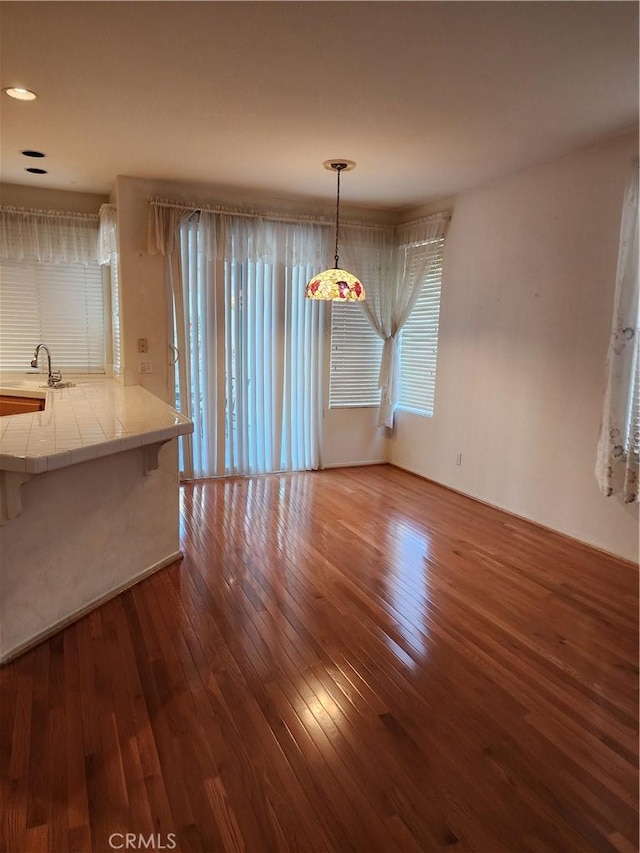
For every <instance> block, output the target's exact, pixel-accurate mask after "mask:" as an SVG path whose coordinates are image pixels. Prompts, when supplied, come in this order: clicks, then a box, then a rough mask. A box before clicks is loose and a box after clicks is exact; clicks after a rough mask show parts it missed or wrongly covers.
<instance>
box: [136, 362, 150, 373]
mask: <svg viewBox="0 0 640 853" xmlns="http://www.w3.org/2000/svg"><path fill="white" fill-rule="evenodd" d="M138 372H139V373H153V370H152V367H151V362H150V361H139V362H138Z"/></svg>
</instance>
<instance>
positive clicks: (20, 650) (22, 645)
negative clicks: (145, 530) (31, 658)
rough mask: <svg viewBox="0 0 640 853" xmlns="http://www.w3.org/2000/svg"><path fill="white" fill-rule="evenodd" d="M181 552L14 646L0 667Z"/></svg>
mask: <svg viewBox="0 0 640 853" xmlns="http://www.w3.org/2000/svg"><path fill="white" fill-rule="evenodd" d="M182 556H183V554H182V551H176V552H175V553H174V554H170V555H169V556H168V557H165V558H164V559H163V560H160V561H159V562H157V563H154V564H153V565H152V566H149V567H148V568H146V569H143V570H142V571H141V572H139V573H138V574H137V575H135V576H134V577H132V578H129V580H127V581H125V582H124V583H121V584H118V586H116V587H114V588H113V589H110V590H109V591H108V592H105V593H103V594H102V595H100V596H99V597H98V598H95V599H94V600H93V601H90V602H89V603H88V604H83V606H82V607H80V608H79V609H78V610H75V611H74V612H73V613H70V614H69V615H68V616H65V617H64V619H60V620H59V621H57V622H54V624H53V625H50V626H49V627H48V628H45V629H44V630H43V631H39V632H38V633H37V634H36V635H35V637H31V638H30V639H28V640H25V641H24V642H23V643H20V644H19V645H17V646H14V647H13V648H12V649H10V650H9V651H8V652H4V653H3V654H2V655H1V656H0V666H2V665H4V664H6V663H9V661H11V660H13V659H14V658H17V657H18V656H19V655H21V654H24V652H26V651H28V650H29V649H31V648H33V647H34V646H37V645H38V644H39V643H41V642H42V641H43V640H48V639H49V637H53V635H54V634H57V633H58V632H59V631H62V630H63V629H64V628H68V627H69V625H71V624H73V622H77V621H78V619H82V617H83V616H86V615H87V613H90V612H91V611H92V610H95V609H96V607H100V605H102V604H105V603H106V602H107V601H109V600H110V599H112V598H115V597H116V595H120V593H121V592H124V591H125V590H127V589H130V588H131V587H132V586H135V585H136V584H137V583H139V582H140V581H141V580H144V579H145V578H146V577H148V576H149V575H152V574H153V573H154V572H157V571H158V570H159V569H164V568H165V567H166V566H170V565H171V564H172V563H176V562H177V561H178V560H181V559H182Z"/></svg>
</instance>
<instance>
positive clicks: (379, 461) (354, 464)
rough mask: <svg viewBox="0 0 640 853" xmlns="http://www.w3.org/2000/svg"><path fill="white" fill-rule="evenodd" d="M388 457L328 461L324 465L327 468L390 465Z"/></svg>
mask: <svg viewBox="0 0 640 853" xmlns="http://www.w3.org/2000/svg"><path fill="white" fill-rule="evenodd" d="M388 464H389V460H388V459H365V460H364V461H362V460H361V461H359V462H327V463H326V464H324V465H323V466H322V467H323V468H324V469H326V468H358V467H360V466H364V465H388Z"/></svg>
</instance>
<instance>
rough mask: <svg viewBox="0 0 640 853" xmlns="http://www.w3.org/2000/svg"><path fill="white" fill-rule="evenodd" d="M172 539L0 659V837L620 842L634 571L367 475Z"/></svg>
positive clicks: (317, 482) (294, 493)
mask: <svg viewBox="0 0 640 853" xmlns="http://www.w3.org/2000/svg"><path fill="white" fill-rule="evenodd" d="M183 534H184V551H185V559H184V561H183V562H182V563H181V564H180V565H175V566H172V567H170V568H169V569H165V570H162V571H160V572H158V573H157V574H155V575H154V576H152V577H150V578H148V579H147V580H145V581H143V582H142V583H140V584H139V585H138V586H136V587H134V588H133V589H131V590H130V591H128V592H126V593H124V594H122V595H120V596H118V597H117V598H116V599H113V600H112V601H111V602H109V603H108V604H105V605H104V606H102V607H101V608H99V609H98V610H96V611H94V612H93V613H92V614H90V615H89V616H87V617H85V618H83V619H82V620H80V621H79V622H77V623H75V624H74V625H72V626H71V627H69V628H67V629H66V630H64V631H63V632H62V633H60V634H59V635H57V636H56V637H54V638H53V639H51V640H49V641H47V642H44V643H42V644H41V645H40V646H38V647H37V648H35V649H33V650H32V651H30V652H28V653H26V654H25V655H23V656H22V657H21V658H19V659H18V660H16V661H14V662H12V663H11V664H9V665H8V666H6V667H5V668H4V669H2V670H0V682H1V690H2V695H1V701H2V705H1V711H2V724H1V726H0V768H1V770H2V774H3V789H2V793H3V800H2V806H3V822H2V827H3V829H2V831H3V843H4V846H3V847H2V850H6V851H9V853H37V851H47V853H64V851H83V853H84V852H85V851H87V852H88V851H110V850H113V849H121V850H124V849H129V850H131V849H154V850H158V849H165V850H171V849H176V850H180V851H247V853H262V851H286V850H299V851H304V853H315V851H332V853H342V852H343V851H345V853H346V851H357V853H372V851H381V853H391V851H415V853H418V851H420V853H424V851H427V853H428V851H438V850H444V849H449V848H451V849H453V850H456V851H477V853H500V851H508V853H521V851H534V852H535V853H542V851H580V853H582V851H593V850H597V851H624V853H631V851H636V850H637V849H638V810H637V803H638V788H637V733H638V730H637V711H638V694H637V687H638V667H637V663H638V634H637V627H638V601H637V591H638V574H637V571H636V570H635V569H634V567H632V566H630V565H629V564H625V563H623V562H622V561H618V560H616V559H614V558H612V557H608V556H606V555H604V554H601V553H598V552H596V551H593V550H591V549H589V548H587V547H586V546H581V545H579V544H577V543H575V542H572V541H570V540H568V539H566V538H563V537H561V536H558V535H556V534H553V533H550V532H547V531H545V530H543V529H541V528H538V527H535V526H533V525H530V524H528V523H527V522H524V521H520V520H518V519H515V518H513V517H511V516H509V515H506V514H504V513H502V512H500V511H498V510H495V509H492V508H490V507H487V506H483V505H481V504H478V503H476V502H474V501H472V500H469V499H467V498H464V497H462V496H460V495H456V494H455V493H453V492H450V491H448V490H446V489H443V488H441V487H438V486H436V485H434V484H431V483H428V482H425V481H422V480H420V479H418V478H417V477H413V476H412V475H409V474H406V473H404V472H402V471H399V470H397V469H394V468H392V467H389V466H380V467H375V468H359V469H358V468H356V469H343V470H334V471H327V472H322V473H308V474H289V475H270V476H265V477H256V478H253V479H246V480H228V481H212V482H207V483H204V484H195V485H190V486H187V487H185V488H184V489H183ZM125 833H131V834H132V835H131V837H130V838H128V839H127V838H126V836H125ZM151 835H152V836H153V837H152V838H151V841H152V842H153V843H152V844H151V843H150V836H151ZM139 836H142V837H143V838H142V839H141V838H140V837H139ZM110 838H111V846H110V842H109V839H110ZM142 842H144V846H143V844H142ZM134 845H135V846H134Z"/></svg>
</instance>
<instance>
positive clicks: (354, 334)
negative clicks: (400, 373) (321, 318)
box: [329, 302, 382, 409]
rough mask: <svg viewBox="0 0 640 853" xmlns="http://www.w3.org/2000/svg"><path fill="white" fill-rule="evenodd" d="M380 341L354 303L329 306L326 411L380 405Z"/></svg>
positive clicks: (362, 312)
mask: <svg viewBox="0 0 640 853" xmlns="http://www.w3.org/2000/svg"><path fill="white" fill-rule="evenodd" d="M381 356H382V338H380V336H379V335H378V334H376V332H375V331H374V329H373V327H372V326H371V323H369V321H368V320H367V318H366V316H365V313H364V311H363V310H362V307H361V306H360V305H358V303H357V302H355V303H354V302H352V303H348V302H345V303H342V302H333V303H332V305H331V367H330V371H331V373H330V380H329V408H330V409H337V408H356V407H364V406H379V405H380V389H379V388H378V376H379V373H380V358H381Z"/></svg>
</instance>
